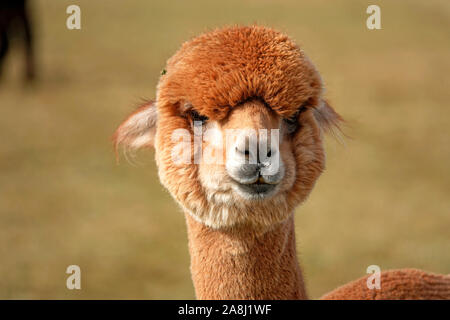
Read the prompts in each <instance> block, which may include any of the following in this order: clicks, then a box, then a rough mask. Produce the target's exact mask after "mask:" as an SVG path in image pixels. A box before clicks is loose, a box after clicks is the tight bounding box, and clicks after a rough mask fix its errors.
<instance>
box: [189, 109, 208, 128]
mask: <svg viewBox="0 0 450 320" xmlns="http://www.w3.org/2000/svg"><path fill="white" fill-rule="evenodd" d="M189 114H190V117H191V120H192V122H201V123H202V125H203V124H205V122H206V121H208V117H207V116H203V115H201V114H199V113H198V112H197V111H195V110H191V111H190V112H189Z"/></svg>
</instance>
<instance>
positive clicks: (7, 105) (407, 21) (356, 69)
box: [0, 0, 450, 299]
mask: <svg viewBox="0 0 450 320" xmlns="http://www.w3.org/2000/svg"><path fill="white" fill-rule="evenodd" d="M73 3H74V1H65V0H51V1H50V0H48V1H47V0H39V1H35V2H33V3H32V5H33V8H34V9H35V20H36V22H37V23H36V27H37V30H36V33H37V53H38V60H39V70H38V71H39V81H37V83H36V84H35V85H34V86H32V87H26V86H24V85H23V83H22V75H21V71H22V67H23V66H22V59H21V58H22V52H21V51H20V50H18V49H17V48H16V49H15V50H13V51H12V52H11V54H10V55H9V56H8V60H7V63H8V67H7V70H6V71H7V72H6V74H5V75H4V77H3V79H2V81H1V83H0V257H1V258H0V298H7V299H11V298H13V299H34V298H45V299H47V298H61V299H66V298H87V299H89V298H107V299H109V298H124V299H128V298H137V299H141V298H142V299H144V298H145V299H171V298H177V299H179V298H194V291H193V287H192V283H191V280H190V274H189V256H188V251H187V237H186V231H185V225H184V217H183V215H182V213H181V212H180V210H179V209H178V208H177V206H176V205H175V203H174V202H173V201H172V199H171V198H170V196H169V194H168V193H167V192H166V191H165V190H164V189H163V188H162V186H161V185H160V184H159V182H158V177H157V173H156V170H155V165H154V163H153V154H151V152H148V153H144V154H142V155H140V159H139V160H140V164H139V165H132V164H129V163H127V162H126V161H122V162H121V163H120V165H116V163H115V158H114V153H113V151H112V146H111V143H110V136H111V135H112V133H113V131H114V129H115V128H116V126H117V125H118V124H119V123H120V121H121V120H122V119H123V118H124V116H125V115H126V114H127V113H129V112H130V111H131V110H132V109H133V107H134V106H135V103H136V102H137V101H139V100H140V99H141V98H142V97H149V98H153V97H154V95H155V85H156V83H157V81H158V77H159V74H160V71H161V70H162V69H163V67H164V64H165V61H166V59H167V58H168V57H170V55H171V54H173V53H174V51H175V50H176V49H177V48H178V47H179V45H180V44H181V42H182V41H185V40H187V39H189V38H191V37H192V36H194V35H196V34H198V33H199V32H202V31H205V30H208V29H210V28H214V27H217V26H222V25H226V24H234V23H241V24H250V23H254V22H257V23H260V24H265V25H269V26H272V27H276V28H278V29H280V30H282V31H285V32H287V33H288V34H290V35H291V36H292V37H293V38H294V39H295V40H296V41H297V42H298V43H299V44H300V45H301V46H302V47H303V48H304V49H305V51H306V52H307V53H308V54H309V56H310V57H311V59H312V60H313V61H314V62H315V64H316V65H317V67H318V68H319V70H320V71H321V73H322V76H323V78H324V80H325V82H326V86H327V97H328V98H329V99H330V101H331V102H332V104H333V105H334V107H335V108H336V110H338V112H340V113H341V114H342V115H343V116H344V117H345V118H346V119H347V121H348V128H347V129H346V132H347V134H348V135H349V136H351V139H347V140H346V143H345V146H344V145H340V144H339V143H337V142H335V141H333V140H331V139H330V140H329V141H328V142H327V151H328V165H327V171H326V173H325V174H324V175H323V176H322V177H321V179H320V180H319V182H318V184H317V186H316V188H315V190H314V191H313V194H312V196H311V197H310V199H309V200H308V201H307V203H306V204H305V205H303V206H302V207H300V208H299V209H298V212H297V215H296V219H297V221H296V223H297V239H298V249H299V255H300V259H301V261H302V265H303V267H304V270H305V275H306V282H307V287H308V290H309V293H310V295H311V297H313V298H317V297H319V296H320V295H322V294H324V293H325V292H327V291H329V290H331V289H333V288H335V287H336V286H338V285H340V284H343V283H345V282H347V281H350V280H352V279H356V278H358V277H360V276H362V275H364V274H365V272H366V268H367V266H369V265H371V264H377V265H379V266H380V267H381V268H382V269H390V268H402V267H416V268H422V269H426V270H428V271H433V272H440V273H449V272H450V197H449V195H450V169H449V163H450V109H449V101H450V90H449V85H450V60H449V55H450V42H449V39H450V2H448V1H445V0H442V1H434V0H433V1H418V0H417V1H408V2H406V1H403V2H401V1H377V3H378V4H379V5H380V7H381V18H382V30H374V31H370V30H368V29H367V28H366V26H365V20H366V18H367V14H366V12H365V11H366V8H367V6H368V5H369V4H372V2H370V3H369V2H367V1H346V2H335V1H333V2H331V1H314V2H313V1H308V2H306V1H305V2H304V3H302V2H299V1H268V0H267V1H256V0H254V1H237V0H232V1H217V2H213V1H206V0H205V1H144V0H142V1H137V0H133V1H130V0H129V1H126V5H125V2H124V1H118V0H114V1H113V0H108V1H100V0H96V1H92V0H90V1H87V0H85V1H76V3H77V4H79V5H80V7H81V11H82V29H81V30H79V31H76V30H74V31H70V30H68V29H67V28H66V18H67V16H68V15H67V14H66V12H65V11H66V7H67V6H68V5H70V4H73ZM71 264H77V265H79V266H80V267H81V270H82V290H72V291H70V290H67V289H66V286H65V284H66V277H67V275H66V274H65V270H66V268H67V266H68V265H71Z"/></svg>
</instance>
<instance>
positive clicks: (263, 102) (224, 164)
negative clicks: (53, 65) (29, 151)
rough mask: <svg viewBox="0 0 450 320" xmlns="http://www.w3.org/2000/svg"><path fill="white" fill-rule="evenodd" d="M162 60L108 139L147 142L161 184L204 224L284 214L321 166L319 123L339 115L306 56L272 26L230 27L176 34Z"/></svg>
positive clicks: (247, 222) (329, 124) (328, 125)
mask: <svg viewBox="0 0 450 320" xmlns="http://www.w3.org/2000/svg"><path fill="white" fill-rule="evenodd" d="M165 70H166V71H165V72H164V73H163V74H162V75H161V78H160V81H159V84H158V91H157V99H156V102H151V103H147V104H145V105H143V106H142V107H141V108H139V109H138V110H137V111H136V112H134V113H133V114H132V115H131V116H130V117H129V118H128V119H127V120H125V121H124V123H123V124H122V125H121V126H120V127H119V128H118V129H117V131H116V134H115V143H116V146H121V145H122V146H124V147H126V148H129V149H138V148H142V147H149V146H154V147H155V150H156V152H155V157H156V162H157V165H158V170H159V177H160V180H161V182H162V184H163V185H164V186H165V187H166V188H167V189H168V190H169V192H170V193H171V194H172V196H173V197H174V198H175V200H176V201H177V202H178V203H179V204H180V205H181V206H182V207H183V209H184V210H185V211H187V212H188V213H189V214H190V215H192V216H193V217H194V218H195V219H196V220H198V221H200V222H202V223H204V224H205V225H207V226H210V227H213V228H231V227H238V226H245V227H247V226H248V227H252V228H258V229H265V228H269V227H271V226H273V225H275V224H277V223H279V222H281V221H283V220H285V219H287V218H288V217H289V215H290V214H292V212H293V210H294V208H295V206H297V205H298V204H299V203H301V202H302V201H303V200H304V199H305V198H306V197H307V196H308V194H309V193H310V191H311V190H312V188H313V186H314V183H315V181H316V180H317V178H318V177H319V175H320V173H321V172H322V170H323V169H324V165H325V156H324V150H323V144H322V132H323V131H324V130H325V131H326V130H330V129H332V128H333V127H334V126H336V124H337V123H338V122H339V120H340V117H339V116H338V115H337V114H336V113H335V112H334V110H333V109H332V108H331V107H330V106H329V105H328V104H327V103H326V102H325V100H324V99H323V96H322V94H323V88H322V82H321V79H320V76H319V74H318V72H317V70H316V69H315V67H314V66H313V65H312V63H311V62H310V61H309V59H308V58H307V57H306V56H305V55H304V53H303V52H302V51H301V50H300V49H299V48H298V47H297V46H296V45H295V44H294V43H293V42H292V41H291V40H290V39H289V38H288V37H287V36H285V35H283V34H281V33H278V32H276V31H274V30H272V29H268V28H263V27H257V26H252V27H232V28H226V29H221V30H217V31H213V32H209V33H206V34H204V35H201V36H199V37H197V38H194V39H193V40H191V41H189V42H186V43H184V44H183V45H182V47H181V48H180V50H179V51H178V52H177V53H176V54H175V55H174V56H173V57H172V58H170V59H169V60H168V62H167V67H166V69H165Z"/></svg>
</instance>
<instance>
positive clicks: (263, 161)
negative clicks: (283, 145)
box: [235, 144, 276, 167]
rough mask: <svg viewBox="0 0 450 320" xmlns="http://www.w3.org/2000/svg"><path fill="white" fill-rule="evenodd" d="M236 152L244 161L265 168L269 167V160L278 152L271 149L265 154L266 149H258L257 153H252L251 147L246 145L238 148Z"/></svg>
mask: <svg viewBox="0 0 450 320" xmlns="http://www.w3.org/2000/svg"><path fill="white" fill-rule="evenodd" d="M235 152H236V154H237V155H239V156H240V157H241V158H242V159H244V160H245V162H246V163H250V164H257V165H258V166H259V167H263V166H265V165H267V159H269V158H270V157H271V156H272V155H273V154H275V153H276V150H272V149H271V148H270V147H269V148H267V150H266V151H265V152H264V149H262V148H260V147H257V148H256V150H255V151H250V146H248V145H247V144H245V145H243V146H239V145H238V146H236V147H235Z"/></svg>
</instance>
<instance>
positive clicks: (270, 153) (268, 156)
mask: <svg viewBox="0 0 450 320" xmlns="http://www.w3.org/2000/svg"><path fill="white" fill-rule="evenodd" d="M271 156H272V150H269V151H267V158H270V157H271Z"/></svg>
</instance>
